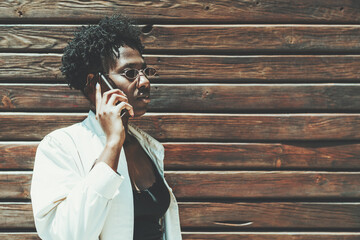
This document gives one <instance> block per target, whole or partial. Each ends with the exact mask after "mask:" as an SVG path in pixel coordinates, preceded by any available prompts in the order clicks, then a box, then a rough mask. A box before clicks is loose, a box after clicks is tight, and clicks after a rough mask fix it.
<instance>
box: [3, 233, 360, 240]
mask: <svg viewBox="0 0 360 240" xmlns="http://www.w3.org/2000/svg"><path fill="white" fill-rule="evenodd" d="M359 237H360V233H356V232H340V233H338V232H316V233H312V232H285V233H283V232H270V233H269V232H182V239H184V240H210V239H211V240H238V239H242V240H250V239H251V240H289V239H291V240H308V239H312V240H358V239H359ZM0 238H1V239H3V240H40V238H39V237H38V235H37V234H36V233H31V232H30V233H24V232H20V233H16V232H4V233H0Z"/></svg>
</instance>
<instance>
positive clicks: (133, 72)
mask: <svg viewBox="0 0 360 240" xmlns="http://www.w3.org/2000/svg"><path fill="white" fill-rule="evenodd" d="M140 72H142V73H143V74H144V75H145V76H146V77H154V76H158V75H157V71H156V69H155V68H152V67H147V68H145V69H140V70H137V69H135V68H130V69H125V70H124V71H123V72H122V73H120V74H119V75H121V76H124V77H126V78H127V79H129V80H135V79H136V78H138V77H139V74H140Z"/></svg>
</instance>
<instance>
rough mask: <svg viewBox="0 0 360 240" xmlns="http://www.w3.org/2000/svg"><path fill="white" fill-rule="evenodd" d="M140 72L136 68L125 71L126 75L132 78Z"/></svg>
mask: <svg viewBox="0 0 360 240" xmlns="http://www.w3.org/2000/svg"><path fill="white" fill-rule="evenodd" d="M138 74H139V71H138V70H136V69H130V70H127V71H126V72H125V76H126V77H127V78H130V79H132V78H136V77H137V75H138Z"/></svg>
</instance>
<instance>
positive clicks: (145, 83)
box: [137, 71, 150, 89]
mask: <svg viewBox="0 0 360 240" xmlns="http://www.w3.org/2000/svg"><path fill="white" fill-rule="evenodd" d="M149 86H150V81H149V79H148V78H147V77H146V75H145V74H144V73H143V72H142V71H140V72H139V76H138V84H137V88H138V89H139V88H141V87H144V88H149Z"/></svg>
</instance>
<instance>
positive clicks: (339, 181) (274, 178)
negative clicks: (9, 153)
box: [0, 171, 360, 200]
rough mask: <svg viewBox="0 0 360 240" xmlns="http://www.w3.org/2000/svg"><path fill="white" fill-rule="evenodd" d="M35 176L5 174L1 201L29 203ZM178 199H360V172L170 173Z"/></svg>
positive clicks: (16, 173)
mask: <svg viewBox="0 0 360 240" xmlns="http://www.w3.org/2000/svg"><path fill="white" fill-rule="evenodd" d="M31 176H32V175H31V173H27V172H1V173H0V183H1V184H0V190H1V191H0V198H1V199H29V198H30V195H29V191H30V184H31ZM165 177H166V179H167V181H168V182H169V185H170V186H171V187H172V188H173V190H174V193H175V195H176V196H177V197H178V198H185V199H205V200H206V199H208V198H211V199H214V198H216V199H229V198H233V199H234V198H235V199H240V198H244V199H249V198H262V199H269V198H283V199H289V198H308V199H311V198H338V199H348V198H359V197H360V173H359V172H303V171H268V172H266V171H167V172H166V173H165Z"/></svg>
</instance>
